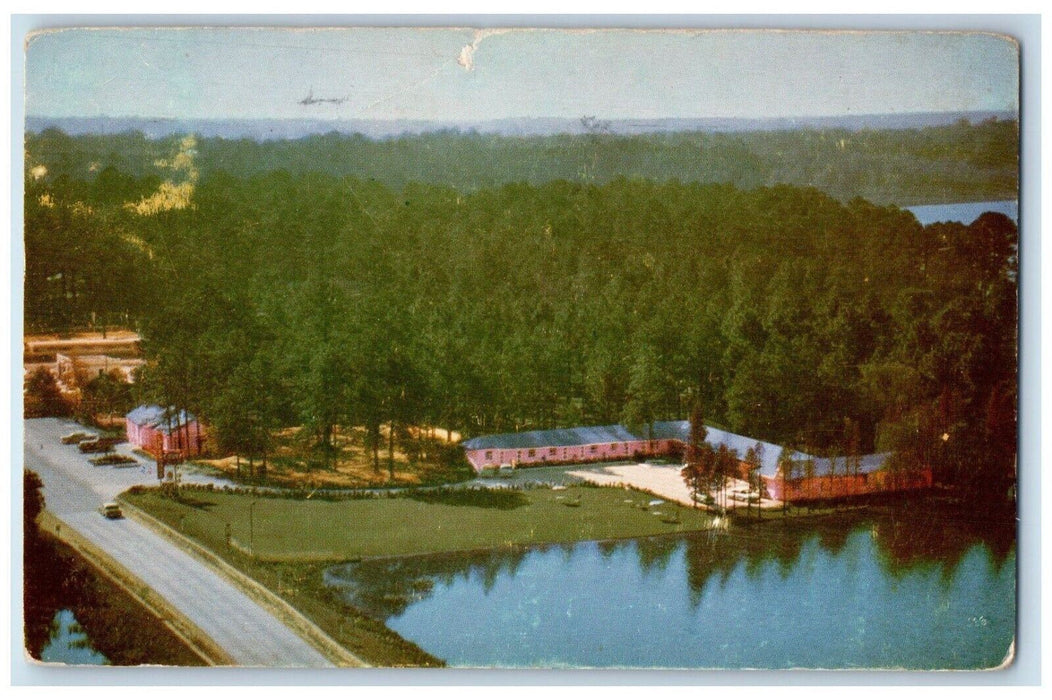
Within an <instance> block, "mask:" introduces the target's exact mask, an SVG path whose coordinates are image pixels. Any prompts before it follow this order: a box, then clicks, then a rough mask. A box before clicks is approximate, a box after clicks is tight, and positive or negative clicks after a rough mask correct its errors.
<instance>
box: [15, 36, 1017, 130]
mask: <svg viewBox="0 0 1052 700" xmlns="http://www.w3.org/2000/svg"><path fill="white" fill-rule="evenodd" d="M1018 59H1019V55H1018V46H1017V44H1016V43H1015V42H1014V41H1013V40H1011V39H1009V38H1007V37H1004V36H998V35H993V34H986V33H978V32H920V31H891V32H879V31H872V32H870V31H866V32H846V31H844V32H838V31H804V30H799V31H797V30H792V31H777V30H707V29H704V30H624V29H602V30H582V29H577V30H571V29H486V30H473V29H435V28H354V29H314V30H311V29H291V28H289V29H282V28H265V29H250V28H181V29H177V28H153V29H149V28H129V29H112V28H111V29H90V30H89V29H67V30H52V31H44V32H41V33H38V34H34V35H32V36H31V37H30V40H29V42H28V45H27V49H26V113H27V114H29V115H32V116H41V117H44V118H67V117H89V118H90V117H99V116H102V115H109V116H110V117H111V118H145V119H279V120H288V119H314V120H334V121H340V120H353V119H365V120H387V121H390V120H430V121H439V122H480V121H493V120H502V119H575V118H580V117H581V116H583V115H596V116H597V117H599V118H600V119H604V120H632V119H641V120H648V119H770V118H773V119H814V118H834V117H841V116H849V115H855V116H857V115H908V114H916V113H933V112H939V113H942V112H975V111H995V112H1012V113H1017V112H1018V107H1019V104H1018V84H1019V83H1018V80H1019V75H1018Z"/></svg>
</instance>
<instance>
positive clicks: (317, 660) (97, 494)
mask: <svg viewBox="0 0 1052 700" xmlns="http://www.w3.org/2000/svg"><path fill="white" fill-rule="evenodd" d="M79 428H80V426H78V425H77V424H76V423H73V422H70V421H65V420H60V419H57V418H40V419H34V420H27V421H25V438H24V454H25V465H26V467H27V468H29V469H32V470H33V471H35V472H37V473H38V474H40V478H41V479H42V480H43V481H44V499H45V503H46V506H47V509H48V510H49V511H51V512H52V513H54V514H55V515H56V516H57V517H58V518H60V519H61V520H63V521H64V522H66V523H67V524H68V525H69V526H70V527H73V528H74V529H75V530H77V532H79V533H80V534H81V535H83V536H84V537H85V538H87V539H88V540H90V541H91V542H92V543H93V544H95V546H97V547H99V548H100V549H101V550H103V551H104V552H106V553H107V554H108V555H110V556H111V557H113V558H114V559H116V560H117V561H118V562H120V563H121V564H122V565H124V566H125V567H126V568H127V569H128V570H129V571H130V572H131V573H133V574H134V575H135V576H137V577H139V578H140V579H141V580H142V581H143V582H145V583H146V584H147V585H149V586H150V587H151V588H152V589H153V590H154V591H156V592H157V593H158V594H160V595H161V596H163V597H164V598H165V599H166V600H167V601H168V602H169V603H171V604H172V606H173V607H175V608H176V609H177V610H179V611H180V612H181V613H182V614H184V615H186V616H187V617H188V618H189V619H190V620H192V621H193V622H194V624H196V625H197V626H198V627H199V628H200V629H201V630H202V631H203V632H204V633H205V634H207V635H208V636H209V637H211V638H212V639H213V640H214V641H215V642H216V643H217V644H218V645H219V646H220V647H222V648H223V649H224V650H225V651H226V652H227V653H228V654H229V655H230V656H231V657H232V658H233V659H234V660H235V662H236V663H237V664H239V665H243V666H284V667H320V666H331V665H332V664H331V663H330V662H329V661H328V660H326V659H325V657H324V656H322V655H321V654H320V653H319V652H318V651H317V650H315V649H314V648H313V647H312V646H310V645H309V644H307V642H305V641H303V640H302V639H301V638H300V637H298V636H297V635H296V634H294V633H293V632H292V631H291V630H290V629H289V628H288V627H286V626H285V625H284V624H283V623H282V622H281V621H279V620H278V619H277V618H275V617H274V616H273V615H271V614H270V613H269V612H267V611H266V610H265V609H263V608H262V607H261V606H260V605H259V604H257V603H256V602H255V601H253V600H252V599H250V598H249V597H248V596H246V595H245V594H244V593H242V592H241V591H240V590H238V589H237V588H236V587H234V585H233V584H231V583H229V582H228V581H227V580H226V579H225V578H223V577H221V576H220V575H219V574H217V573H215V572H214V571H213V570H212V569H210V568H208V567H207V566H206V565H205V564H203V563H201V562H200V561H198V560H197V559H195V558H193V557H192V556H190V555H189V554H187V553H186V552H184V551H183V550H181V549H179V548H178V547H176V546H175V545H174V544H172V543H171V542H169V541H168V540H167V539H165V538H164V537H162V536H160V535H158V534H156V533H155V532H153V531H152V530H150V529H149V528H147V527H145V526H144V525H141V524H140V523H137V522H135V521H133V520H129V519H124V520H107V519H105V518H103V517H102V516H101V515H100V514H99V513H98V508H99V506H100V505H101V504H102V503H103V502H105V501H110V500H113V498H114V496H116V495H117V494H118V493H120V492H122V491H124V490H126V489H127V488H128V487H130V486H133V485H134V484H138V483H142V484H156V483H157V479H156V472H155V471H153V470H154V469H155V467H154V465H153V464H152V463H149V464H148V465H147V467H148V468H147V469H140V467H139V466H133V467H112V466H109V467H95V466H92V465H91V463H90V462H88V459H87V456H85V455H82V454H81V453H80V452H79V451H78V450H77V447H76V445H63V444H61V443H60V442H59V438H60V437H61V436H62V435H65V434H66V433H69V432H72V431H73V430H76V429H79ZM140 463H145V460H141V459H140ZM187 480H188V481H190V480H193V481H198V480H207V477H204V476H201V477H195V476H192V475H188V476H187Z"/></svg>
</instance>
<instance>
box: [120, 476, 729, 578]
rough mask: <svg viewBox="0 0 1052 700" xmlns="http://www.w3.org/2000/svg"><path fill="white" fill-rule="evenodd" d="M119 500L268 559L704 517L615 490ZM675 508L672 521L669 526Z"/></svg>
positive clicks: (637, 529) (691, 524)
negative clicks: (339, 498) (347, 497)
mask: <svg viewBox="0 0 1052 700" xmlns="http://www.w3.org/2000/svg"><path fill="white" fill-rule="evenodd" d="M125 498H127V500H128V501H130V502H131V503H133V504H135V505H137V506H139V507H141V508H143V509H144V510H146V511H148V512H150V513H151V514H153V515H154V516H156V517H158V518H160V519H161V520H163V521H165V522H166V523H168V524H169V525H172V526H173V527H175V528H176V529H178V530H179V531H181V532H183V533H184V534H186V535H188V536H190V537H193V538H195V539H197V540H199V541H201V542H202V543H203V544H205V545H206V546H208V547H210V548H211V549H214V550H216V551H220V550H222V549H225V548H226V540H225V537H226V535H225V533H226V532H227V526H228V524H229V531H230V535H231V538H232V539H233V540H234V542H235V544H236V545H238V546H239V547H240V548H241V549H242V551H248V552H255V555H256V557H257V558H259V559H267V560H272V561H282V560H283V561H295V560H298V561H310V560H315V561H317V560H346V559H352V558H356V557H380V556H399V555H408V554H424V553H431V552H448V551H457V550H471V549H485V548H492V547H501V546H508V545H524V544H534V543H545V542H571V541H577V540H603V539H615V538H622V537H639V536H646V535H656V534H667V533H671V532H687V531H692V530H701V529H705V528H707V527H708V526H709V523H710V518H709V516H708V515H706V514H705V513H703V512H701V511H694V510H691V509H688V508H683V507H680V506H678V505H674V504H662V505H659V506H652V507H649V508H647V509H643V508H640V507H639V506H640V505H644V504H646V503H648V502H649V501H650V500H653V497H651V496H649V495H647V494H643V493H640V492H637V491H628V490H623V489H614V488H590V487H570V488H567V489H565V490H557V491H556V490H551V489H531V490H526V491H505V492H481V493H480V492H456V491H452V492H448V491H447V492H441V493H435V492H430V493H428V492H423V493H417V494H415V495H399V496H395V497H383V498H369V499H355V500H344V501H319V500H302V499H299V500H295V499H284V498H261V497H252V496H248V495H236V494H226V493H221V492H208V491H186V492H185V495H184V498H183V501H182V502H177V501H174V500H172V499H170V498H166V497H163V496H161V495H160V494H159V493H158V492H153V491H150V492H146V493H142V494H126V495H125ZM253 503H254V504H255V505H252V504H253ZM567 503H572V504H578V505H575V506H569V505H567ZM672 514H675V519H676V520H678V522H672V523H670V522H666V520H668V519H669V516H670V515H672Z"/></svg>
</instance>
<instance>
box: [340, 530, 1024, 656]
mask: <svg viewBox="0 0 1052 700" xmlns="http://www.w3.org/2000/svg"><path fill="white" fill-rule="evenodd" d="M944 516H945V514H942V515H932V514H930V513H927V514H924V516H923V517H922V518H921V519H920V520H919V521H918V520H916V519H910V518H905V519H904V518H899V517H895V516H894V514H885V515H884V516H868V517H866V518H861V517H858V516H855V517H853V518H851V519H845V518H840V519H838V520H837V521H835V522H829V521H827V522H824V523H819V524H815V523H811V524H807V525H802V524H799V523H798V524H791V525H789V526H788V527H786V526H785V525H783V524H777V525H770V524H769V525H765V526H761V527H753V528H748V527H739V528H738V529H737V530H735V531H732V532H731V533H728V534H725V535H716V536H713V535H710V534H705V533H702V534H698V535H692V536H688V537H675V538H658V539H641V540H632V541H623V542H618V543H614V544H603V543H594V542H590V543H579V544H575V545H567V546H549V547H541V548H533V549H526V550H518V551H507V550H505V551H501V552H493V553H487V554H474V555H454V556H450V555H446V556H432V557H416V558H411V559H400V560H387V561H367V562H362V563H357V564H347V565H342V566H337V567H333V568H331V569H330V570H328V571H327V572H326V578H327V581H328V582H329V583H330V585H333V586H337V587H339V588H340V590H341V591H342V592H343V595H344V596H345V597H346V599H347V600H348V601H349V602H351V603H353V604H355V605H357V606H359V607H362V608H364V609H366V610H368V611H370V612H371V613H373V614H374V615H376V616H378V617H379V618H381V619H384V620H385V621H386V624H387V625H388V626H389V627H391V628H392V629H394V630H395V631H397V632H398V633H399V634H401V635H402V636H403V637H405V638H407V639H410V640H412V641H414V642H416V643H417V644H419V645H420V646H421V647H422V648H423V649H425V650H427V651H428V652H430V653H432V654H434V655H435V656H438V657H440V658H442V659H445V660H446V661H447V662H448V663H449V664H450V665H454V666H503V667H527V666H540V667H564V666H587V667H671V668H772V669H784V668H794V667H805V668H915V669H933V668H940V669H950V668H955V669H957V668H984V667H991V666H996V665H998V664H1000V663H1001V661H1002V660H1003V658H1004V656H1005V654H1006V652H1007V650H1008V648H1009V644H1010V642H1011V641H1012V639H1013V636H1014V630H1015V548H1014V531H1013V530H1012V529H1011V526H1010V525H1009V524H1007V523H1006V524H1005V526H1004V527H1001V528H996V527H991V526H990V524H989V522H982V521H981V520H977V519H972V520H957V521H954V520H947V518H946V517H944ZM845 517H846V516H845ZM998 530H1000V532H998ZM978 533H982V534H978ZM984 538H985V540H984Z"/></svg>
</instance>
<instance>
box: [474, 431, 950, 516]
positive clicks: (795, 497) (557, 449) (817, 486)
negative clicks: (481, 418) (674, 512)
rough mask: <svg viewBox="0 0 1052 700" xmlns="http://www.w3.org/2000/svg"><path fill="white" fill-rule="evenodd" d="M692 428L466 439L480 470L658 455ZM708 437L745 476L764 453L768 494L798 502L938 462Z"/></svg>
mask: <svg viewBox="0 0 1052 700" xmlns="http://www.w3.org/2000/svg"><path fill="white" fill-rule="evenodd" d="M689 435H690V422H689V421H685V420H681V421H656V422H654V423H652V424H650V425H649V426H644V427H642V428H641V429H636V430H630V429H629V428H626V427H625V426H623V425H604V426H594V427H582V428H565V429H559V430H534V431H529V432H521V433H503V434H499V435H482V436H479V437H476V438H472V439H470V440H467V441H465V442H464V443H463V447H464V453H465V456H466V457H467V460H468V462H470V463H471V465H472V467H474V469H475V471H476V472H481V471H482V470H484V469H499V468H508V467H511V468H520V467H539V466H558V465H564V464H586V463H590V462H627V461H632V460H636V461H639V460H643V459H647V458H650V457H662V456H668V455H671V454H682V453H683V450H684V448H685V446H686V444H687V440H688V436H689ZM705 440H706V442H708V443H709V444H711V445H712V446H713V447H717V448H718V447H719V446H720V445H725V446H726V447H727V448H728V449H729V450H733V451H734V452H735V453H736V454H737V456H738V459H739V460H740V461H739V472H738V474H736V475H735V476H737V478H739V479H747V478H748V472H749V469H748V465H747V464H746V463H745V462H744V459H745V455H746V453H747V452H748V451H749V449H754V450H757V449H758V448H759V453H760V469H759V473H760V477H761V479H762V480H763V484H764V491H765V493H764V497H765V498H772V499H774V500H778V501H781V500H784V499H788V500H789V501H790V502H801V501H809V500H822V499H830V498H843V497H848V496H859V495H865V494H873V493H890V492H893V491H906V490H913V489H923V488H929V487H931V485H932V472H931V469H930V468H926V469H914V470H908V471H907V470H895V469H889V468H887V465H886V462H887V458H888V456H889V455H879V454H878V455H865V456H860V457H855V458H850V459H848V458H845V457H839V458H836V459H822V458H816V457H814V456H811V455H807V454H804V453H802V452H793V453H792V455H791V456H790V459H789V460H787V461H786V464H787V465H788V474H785V473H783V471H782V465H781V462H782V452H783V450H784V449H785V448H783V447H782V446H780V445H775V444H772V443H769V442H764V441H762V440H756V439H753V438H749V437H746V436H744V435H738V434H736V433H731V432H727V431H725V430H720V429H718V428H712V427H709V426H706V436H705Z"/></svg>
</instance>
